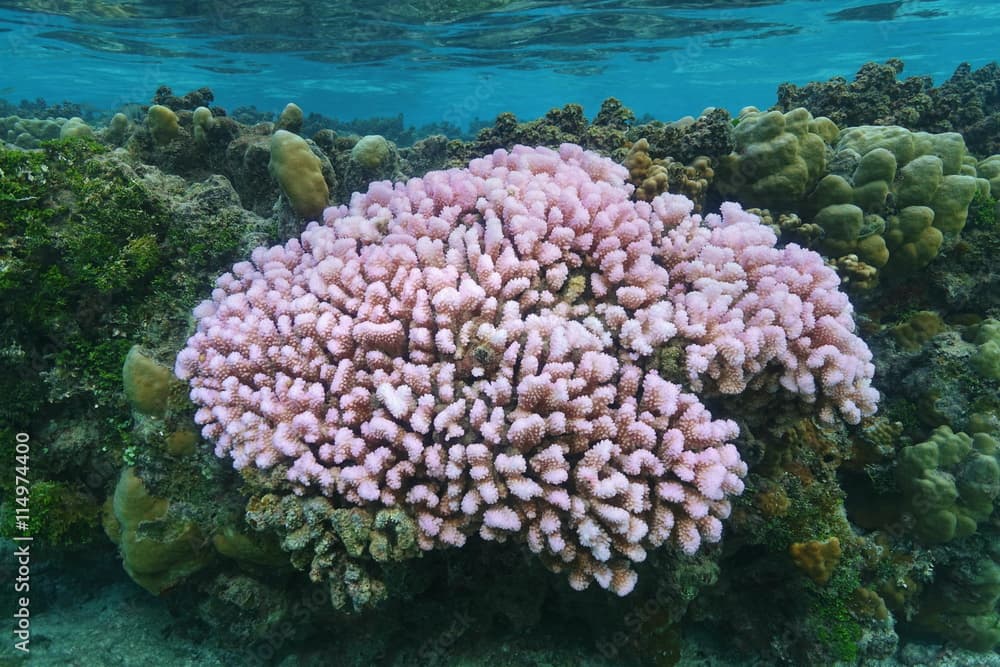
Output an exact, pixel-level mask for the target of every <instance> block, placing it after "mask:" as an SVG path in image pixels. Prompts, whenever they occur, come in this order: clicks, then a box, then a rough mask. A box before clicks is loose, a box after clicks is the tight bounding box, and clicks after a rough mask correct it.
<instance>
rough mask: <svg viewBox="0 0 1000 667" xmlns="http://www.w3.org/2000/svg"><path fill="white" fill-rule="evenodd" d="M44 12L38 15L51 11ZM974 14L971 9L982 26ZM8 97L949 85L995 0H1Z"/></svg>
mask: <svg viewBox="0 0 1000 667" xmlns="http://www.w3.org/2000/svg"><path fill="white" fill-rule="evenodd" d="M48 8H51V9H49V10H48V11H46V9H48ZM973 17H974V20H972V19H973ZM0 40H2V47H3V53H4V68H3V72H2V74H0V97H5V98H7V99H8V100H19V99H22V98H25V99H34V98H36V97H43V98H45V99H46V100H48V101H49V102H50V103H51V102H57V101H62V100H63V99H72V100H73V101H75V102H78V103H83V104H90V105H93V106H94V107H96V108H98V109H108V110H110V109H117V108H118V107H119V106H121V105H122V104H123V103H127V102H144V101H145V100H146V99H147V97H148V95H149V94H150V91H151V90H153V89H155V88H156V87H157V86H158V85H161V84H165V85H169V86H171V87H172V88H173V89H174V91H175V92H176V93H178V94H179V93H180V92H182V91H187V90H192V89H194V88H198V87H201V86H208V87H210V88H211V89H212V90H213V91H214V92H215V93H216V103H217V104H220V105H222V106H223V107H225V108H227V109H233V108H236V107H241V106H249V105H254V106H256V107H257V108H258V109H260V110H263V111H274V112H276V111H280V109H281V108H282V107H283V106H284V105H285V104H286V103H288V102H295V103H297V104H298V105H299V106H301V107H302V108H303V109H305V110H306V111H307V112H310V111H314V112H317V113H322V114H323V115H325V116H328V117H332V118H339V119H342V120H348V119H352V118H363V117H369V116H392V115H396V114H397V113H403V114H404V120H405V122H406V124H407V125H418V126H419V125H423V124H426V123H432V122H436V121H447V122H450V123H453V124H455V125H458V126H459V127H460V128H461V129H462V130H465V129H466V128H467V126H468V125H469V124H470V123H472V122H475V121H477V120H484V121H488V120H490V119H492V118H493V117H494V116H495V115H496V114H497V113H499V112H501V111H512V112H514V113H515V114H517V115H518V116H519V117H522V118H534V117H537V116H539V115H541V114H543V113H545V112H546V111H548V109H550V108H552V107H554V106H562V105H563V104H565V103H567V101H569V100H572V101H575V102H577V103H580V104H583V105H584V107H585V109H586V111H587V112H588V115H592V114H593V113H596V110H597V107H598V106H599V104H600V102H601V100H603V99H604V98H606V97H609V96H615V97H618V98H619V99H620V100H621V101H622V102H623V103H624V104H626V105H627V106H629V107H631V108H632V109H633V110H634V111H635V112H636V113H637V114H638V115H640V116H641V115H642V114H644V113H649V114H651V115H654V116H655V117H657V118H679V117H681V116H684V115H688V114H691V115H697V114H698V113H699V112H700V111H701V110H702V109H704V108H705V107H708V106H722V107H726V108H729V109H730V110H731V111H733V112H735V111H737V110H738V109H740V108H741V107H743V106H746V105H755V106H761V107H763V106H767V105H769V104H770V103H771V96H772V95H773V91H774V90H775V88H776V87H777V85H778V84H779V83H781V82H784V81H791V82H793V83H798V84H802V83H805V82H807V81H812V80H825V79H828V78H830V77H832V76H845V77H850V76H851V75H852V74H853V73H854V72H855V71H856V69H857V68H858V67H859V66H860V64H861V63H863V62H866V61H870V60H875V61H884V60H886V59H887V58H892V57H897V58H902V59H903V60H904V61H905V62H906V64H907V74H926V75H930V76H932V77H934V78H935V81H936V82H938V83H940V81H941V80H942V79H943V78H945V77H946V76H947V75H948V74H950V73H951V72H952V71H953V70H954V68H955V67H956V66H957V65H958V63H959V62H962V61H968V62H970V63H971V64H972V65H973V66H977V67H978V66H981V65H983V64H985V63H986V62H988V61H989V60H990V58H991V57H992V54H993V53H994V51H995V49H994V48H991V46H992V45H995V44H996V43H997V41H998V40H1000V6H998V5H997V4H996V3H992V2H961V1H958V0H954V1H949V0H931V1H926V2H917V1H907V2H884V3H872V4H860V5H859V3H857V2H818V1H815V0H813V1H810V0H794V1H792V2H765V1H761V2H643V1H641V0H603V1H597V2H595V1H589V2H578V3H573V4H572V5H567V4H562V3H554V2H535V1H522V2H506V1H503V0H493V1H487V2H448V3H433V2H403V3H396V2H389V3H385V4H384V5H381V4H378V3H369V2H349V3H348V2H337V3H318V2H283V3H266V4H264V5H262V4H261V3H257V2H236V1H234V2H221V1H220V2H203V3H186V2H126V3H101V2H96V3H95V2H86V3H84V2H68V3H46V2H33V1H22V2H3V3H0Z"/></svg>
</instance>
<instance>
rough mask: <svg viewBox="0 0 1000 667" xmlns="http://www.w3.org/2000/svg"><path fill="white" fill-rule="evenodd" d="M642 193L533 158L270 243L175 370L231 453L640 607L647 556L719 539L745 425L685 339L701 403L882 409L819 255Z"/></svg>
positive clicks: (762, 230)
mask: <svg viewBox="0 0 1000 667" xmlns="http://www.w3.org/2000/svg"><path fill="white" fill-rule="evenodd" d="M626 177H627V173H626V171H625V169H624V168H623V167H621V166H619V165H617V164H615V163H613V162H612V161H610V160H607V159H604V158H601V157H599V156H598V155H596V154H594V153H590V152H587V151H584V150H583V149H581V148H580V147H578V146H574V145H569V144H566V145H563V146H561V147H560V149H559V151H553V150H550V149H546V148H535V149H531V148H526V147H523V146H517V147H515V148H514V149H513V150H512V151H510V152H506V151H503V150H498V151H496V152H494V153H493V154H492V155H490V156H487V157H485V158H482V159H477V160H473V161H472V163H470V165H469V167H468V168H467V169H452V170H449V171H439V172H431V173H429V174H427V175H426V176H425V177H424V178H413V179H410V180H409V181H407V182H406V183H396V184H391V183H389V182H380V183H373V184H372V185H371V186H370V188H369V190H368V192H367V193H366V194H355V195H354V197H353V198H352V200H351V205H350V207H344V206H341V207H337V208H330V209H327V211H326V212H325V224H323V225H320V224H317V223H312V224H310V225H309V227H308V228H307V229H306V231H305V232H304V233H303V234H302V236H301V239H293V240H291V241H289V242H288V243H287V244H285V245H284V246H276V247H273V248H271V249H265V248H259V249H257V250H256V251H254V253H253V256H252V261H250V262H241V263H239V264H236V265H235V266H234V267H233V270H232V272H231V273H227V274H225V275H223V276H222V277H221V278H219V280H218V281H217V287H216V289H215V291H214V292H213V294H212V299H211V300H210V301H206V302H205V303H203V304H201V305H200V306H199V307H198V308H197V309H196V312H195V314H196V316H197V317H198V320H199V321H198V330H197V332H196V333H195V334H194V335H193V336H192V337H191V339H190V340H189V342H188V346H187V347H186V348H185V349H184V350H182V351H181V352H180V354H179V355H178V357H177V362H176V372H177V375H178V376H179V377H181V378H182V379H187V380H189V381H190V383H191V386H192V391H191V398H192V400H194V401H195V403H197V404H198V405H200V406H201V408H200V409H199V410H198V414H197V421H198V422H199V423H201V424H202V425H203V433H204V435H205V436H206V437H208V438H211V439H213V440H214V441H215V443H216V454H218V455H219V456H230V457H232V459H233V462H234V465H235V467H236V468H244V467H246V466H256V467H259V468H271V467H273V466H276V465H281V466H285V467H286V468H287V476H288V479H289V480H291V481H292V482H294V483H295V485H296V488H297V490H298V491H299V492H303V493H304V492H305V491H306V490H307V489H310V488H315V489H318V490H319V491H320V492H322V493H324V494H327V495H330V496H338V497H340V498H342V499H343V500H344V501H346V502H348V503H353V504H357V505H368V504H375V505H381V506H402V507H404V508H406V509H407V511H408V512H409V513H410V514H411V515H412V516H413V517H414V519H415V521H416V523H417V526H418V530H419V540H420V544H421V546H422V547H423V548H424V549H432V548H435V547H443V546H460V545H462V544H463V543H464V542H465V540H466V539H467V537H468V536H469V535H471V534H474V533H478V534H479V536H480V537H481V538H482V539H486V540H507V539H515V540H518V541H522V542H525V543H526V544H527V545H528V547H529V548H530V549H531V550H532V551H533V552H535V553H538V554H539V555H540V556H541V557H542V559H543V562H545V563H546V565H548V566H549V567H550V568H552V569H553V570H556V571H566V572H568V574H569V579H570V583H571V584H572V585H573V586H574V587H576V588H584V587H586V586H587V585H589V583H590V582H591V581H597V582H598V583H599V584H600V585H601V586H603V587H605V588H609V589H611V590H613V591H615V592H617V593H619V594H621V595H624V594H626V593H628V592H629V591H630V590H632V588H633V586H634V585H635V581H636V575H635V573H634V571H633V570H632V568H631V566H630V563H632V562H639V561H642V560H643V559H644V558H645V557H646V553H647V551H648V549H651V548H656V547H658V546H660V545H662V544H664V543H665V542H672V543H674V544H676V545H678V546H679V547H680V548H681V549H682V550H683V551H685V552H687V553H693V552H695V551H696V550H697V549H698V548H699V547H700V545H701V544H702V543H703V542H716V541H718V540H719V539H720V537H721V532H722V524H721V521H722V520H723V519H725V518H726V517H727V516H728V514H729V511H730V506H729V501H728V498H729V497H730V496H733V495H736V494H739V493H741V492H742V490H743V482H742V479H741V478H742V477H743V476H744V475H745V474H746V465H745V464H744V463H743V462H742V461H741V460H740V457H739V454H738V452H737V450H736V448H735V447H734V446H733V445H732V444H730V442H729V441H731V440H732V439H733V438H735V437H736V436H737V434H738V433H737V427H736V425H735V424H734V423H733V422H732V421H728V420H713V419H712V418H711V415H710V414H709V412H708V411H707V410H706V409H705V407H704V406H703V405H702V404H701V403H700V401H699V400H698V398H697V397H696V396H695V395H694V394H692V393H686V392H685V391H683V390H682V388H681V387H680V386H678V385H677V384H674V383H672V382H669V381H667V380H666V379H664V378H663V377H661V376H660V375H659V373H658V372H657V370H656V367H655V363H654V360H653V353H654V351H655V350H656V349H657V348H658V347H659V346H662V345H663V344H665V343H667V342H668V341H672V340H681V341H683V342H684V343H685V344H686V352H687V371H688V373H689V378H688V380H689V382H690V384H691V387H692V388H694V389H695V390H697V391H703V392H721V393H739V392H742V391H744V390H745V389H747V388H748V387H752V388H764V389H766V390H769V391H770V390H777V389H778V388H779V387H784V388H785V389H786V390H788V391H790V392H793V393H797V394H800V395H802V396H803V397H804V398H805V399H806V400H807V401H817V402H819V403H820V408H821V410H822V412H823V414H824V416H826V417H832V414H833V410H834V409H839V410H840V412H841V414H842V415H844V417H846V418H847V419H848V420H849V421H857V420H858V419H859V418H860V416H861V415H862V414H869V413H871V412H873V411H874V409H875V401H876V394H875V392H874V390H873V389H871V387H870V382H871V377H872V372H873V369H872V365H871V360H870V358H871V356H870V353H869V352H868V349H867V347H865V345H864V343H863V342H861V341H860V339H858V338H857V337H856V336H855V335H854V334H853V333H852V331H853V321H852V319H851V309H850V304H849V303H848V302H847V300H846V298H845V297H844V296H843V295H842V294H841V293H840V292H838V291H837V279H836V275H835V274H834V273H833V272H832V271H831V270H830V269H828V268H826V267H824V265H823V263H822V260H821V259H820V258H819V256H818V255H816V254H815V253H812V252H810V251H807V250H803V249H801V248H798V247H796V246H788V247H786V248H783V249H777V248H775V247H774V246H775V241H776V240H775V238H774V236H773V234H772V233H771V232H770V231H769V230H768V229H767V228H766V227H763V226H762V225H761V224H760V223H759V221H758V220H757V219H756V218H755V217H753V216H751V215H749V214H747V213H745V212H743V211H742V210H741V209H740V208H739V207H738V206H736V205H734V204H726V205H724V206H723V210H722V217H721V218H720V217H719V216H708V218H707V219H706V220H705V221H702V220H701V218H700V217H699V216H693V215H691V210H692V204H691V202H690V201H688V200H687V199H685V198H683V197H679V196H675V195H661V196H660V197H657V198H656V199H654V200H653V201H652V202H651V203H644V202H633V201H631V200H630V198H629V196H630V194H631V186H629V185H626V184H625V179H626Z"/></svg>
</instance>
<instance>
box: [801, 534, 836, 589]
mask: <svg viewBox="0 0 1000 667" xmlns="http://www.w3.org/2000/svg"><path fill="white" fill-rule="evenodd" d="M788 553H789V554H790V555H791V556H792V562H794V563H795V566H796V567H797V568H799V569H800V570H802V571H803V572H805V573H806V575H807V576H808V577H809V578H810V579H812V580H813V581H814V582H816V583H817V584H819V585H821V586H822V585H823V584H825V583H826V582H828V581H830V577H831V576H832V575H833V571H834V569H836V567H837V564H838V563H840V557H841V556H842V555H843V551H842V550H841V548H840V539H838V538H837V537H830V538H827V539H825V540H810V541H808V542H793V543H792V544H791V545H790V546H789V547H788Z"/></svg>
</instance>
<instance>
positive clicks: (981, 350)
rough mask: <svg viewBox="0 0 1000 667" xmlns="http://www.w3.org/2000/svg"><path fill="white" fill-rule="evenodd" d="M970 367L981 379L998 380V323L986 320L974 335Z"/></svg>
mask: <svg viewBox="0 0 1000 667" xmlns="http://www.w3.org/2000/svg"><path fill="white" fill-rule="evenodd" d="M975 343H976V351H975V353H974V354H973V355H972V367H973V368H975V369H976V372H977V373H979V374H980V375H982V376H983V377H986V378H990V379H992V380H1000V321H998V320H994V319H988V320H985V321H983V323H982V324H980V325H979V327H978V331H977V333H976V340H975Z"/></svg>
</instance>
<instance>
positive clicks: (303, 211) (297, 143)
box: [267, 130, 330, 219]
mask: <svg viewBox="0 0 1000 667" xmlns="http://www.w3.org/2000/svg"><path fill="white" fill-rule="evenodd" d="M267 166H268V169H269V170H270V172H271V176H273V177H274V179H275V180H277V181H278V185H280V186H281V191H282V192H284V193H285V196H286V197H287V198H288V202H289V203H290V204H291V205H292V208H293V209H294V210H295V212H296V213H298V214H299V215H300V216H302V217H303V218H309V219H316V218H318V217H319V216H320V214H322V213H323V209H324V208H326V206H327V204H328V203H329V199H330V189H329V187H328V186H327V184H326V180H325V179H324V178H323V165H322V163H321V162H320V160H319V158H318V157H316V156H315V155H314V154H313V152H312V149H311V148H309V144H307V143H306V140H305V139H303V138H302V137H300V136H298V135H297V134H293V133H291V132H288V131H287V130H278V131H277V132H275V133H274V135H273V136H272V137H271V160H270V162H269V163H268V165H267Z"/></svg>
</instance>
